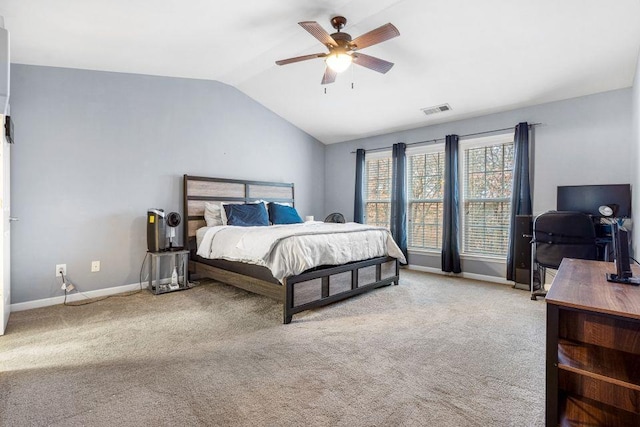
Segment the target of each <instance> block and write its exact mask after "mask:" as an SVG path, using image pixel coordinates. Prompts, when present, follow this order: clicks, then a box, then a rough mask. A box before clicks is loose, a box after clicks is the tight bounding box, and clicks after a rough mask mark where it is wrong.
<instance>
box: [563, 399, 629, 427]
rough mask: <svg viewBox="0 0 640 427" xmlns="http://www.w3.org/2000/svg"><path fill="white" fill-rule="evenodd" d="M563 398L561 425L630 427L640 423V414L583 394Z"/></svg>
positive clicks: (572, 426)
mask: <svg viewBox="0 0 640 427" xmlns="http://www.w3.org/2000/svg"><path fill="white" fill-rule="evenodd" d="M562 397H563V398H562V399H561V402H562V403H561V407H560V422H559V425H560V426H571V427H576V426H609V427H623V426H624V427H628V426H638V425H640V415H639V414H634V413H632V412H628V411H622V410H620V409H619V408H615V407H613V406H611V405H607V404H605V403H602V402H598V401H596V400H592V399H588V398H586V397H582V396H575V395H564V396H562Z"/></svg>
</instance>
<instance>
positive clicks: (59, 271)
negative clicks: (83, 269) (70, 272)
mask: <svg viewBox="0 0 640 427" xmlns="http://www.w3.org/2000/svg"><path fill="white" fill-rule="evenodd" d="M63 274H64V275H65V276H66V275H67V264H56V277H62V275H63Z"/></svg>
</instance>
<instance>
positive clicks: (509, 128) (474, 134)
mask: <svg viewBox="0 0 640 427" xmlns="http://www.w3.org/2000/svg"><path fill="white" fill-rule="evenodd" d="M541 124H542V123H529V128H531V127H533V126H540V125H541ZM513 129H515V126H512V127H508V128H502V129H493V130H485V131H484V132H475V133H468V134H466V135H458V137H459V138H466V137H468V136H477V135H485V134H487V133H494V132H500V131H503V130H513ZM445 139H446V138H436V139H427V140H424V141H418V142H410V143H408V144H407V147H410V146H412V145H419V144H428V143H432V144H435V143H436V142H438V141H444V140H445ZM391 148H393V147H378V148H371V149H368V150H365V151H366V152H372V151H385V150H390V149H391ZM355 153H356V152H355V151H352V152H351V154H355Z"/></svg>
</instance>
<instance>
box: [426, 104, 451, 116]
mask: <svg viewBox="0 0 640 427" xmlns="http://www.w3.org/2000/svg"><path fill="white" fill-rule="evenodd" d="M421 110H422V112H423V113H424V114H425V115H427V116H430V115H432V114H436V113H443V112H445V111H450V110H451V106H450V105H449V104H442V105H436V106H435V107H427V108H422V109H421Z"/></svg>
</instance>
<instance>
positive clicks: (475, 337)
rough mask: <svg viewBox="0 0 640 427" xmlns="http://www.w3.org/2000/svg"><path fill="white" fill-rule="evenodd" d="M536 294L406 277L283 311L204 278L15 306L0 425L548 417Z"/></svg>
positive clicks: (2, 342) (2, 354)
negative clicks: (85, 301) (86, 299)
mask: <svg viewBox="0 0 640 427" xmlns="http://www.w3.org/2000/svg"><path fill="white" fill-rule="evenodd" d="M544 313H545V302H544V301H537V302H534V301H531V300H530V299H529V295H528V293H527V292H524V291H521V290H515V289H512V288H511V287H509V286H505V285H498V284H491V283H484V282H478V281H472V280H465V279H459V278H453V277H444V276H439V275H431V274H427V273H420V272H415V271H409V270H402V271H401V279H400V285H399V286H389V287H384V288H381V289H378V290H375V291H373V292H370V293H367V294H364V295H361V296H359V297H356V298H351V299H349V300H346V301H343V302H340V303H337V304H333V305H331V306H328V307H323V308H320V309H316V310H312V311H309V312H305V313H302V314H298V315H295V316H294V317H293V323H291V324H289V325H283V324H282V323H281V321H282V311H281V306H280V305H279V304H278V303H276V302H274V301H272V300H270V299H268V298H266V297H262V296H259V295H254V294H250V293H247V292H244V291H242V290H239V289H236V288H233V287H230V286H227V285H222V284H218V283H215V282H209V283H205V284H202V285H201V286H198V287H196V288H193V289H189V290H186V291H182V292H174V293H170V294H165V295H159V296H154V295H152V294H151V293H149V292H148V291H146V290H145V291H143V292H141V293H139V294H136V295H133V296H129V297H126V298H110V299H107V300H103V301H99V302H96V303H94V304H90V305H86V306H82V307H66V306H62V305H59V306H53V307H46V308H41V309H35V310H29V311H24V312H17V313H13V314H12V315H11V318H10V321H9V325H8V330H7V334H6V335H5V336H3V337H0V425H3V426H5V425H6V426H29V425H51V426H76V425H77V426H80V425H88V426H102V425H105V426H106V425H110V426H113V425H117V426H142V425H153V426H163V425H184V426H189V425H224V426H234V425H243V426H249V425H250V426H289V425H291V426H293V425H312V426H533V425H543V424H544V337H545V317H544Z"/></svg>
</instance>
